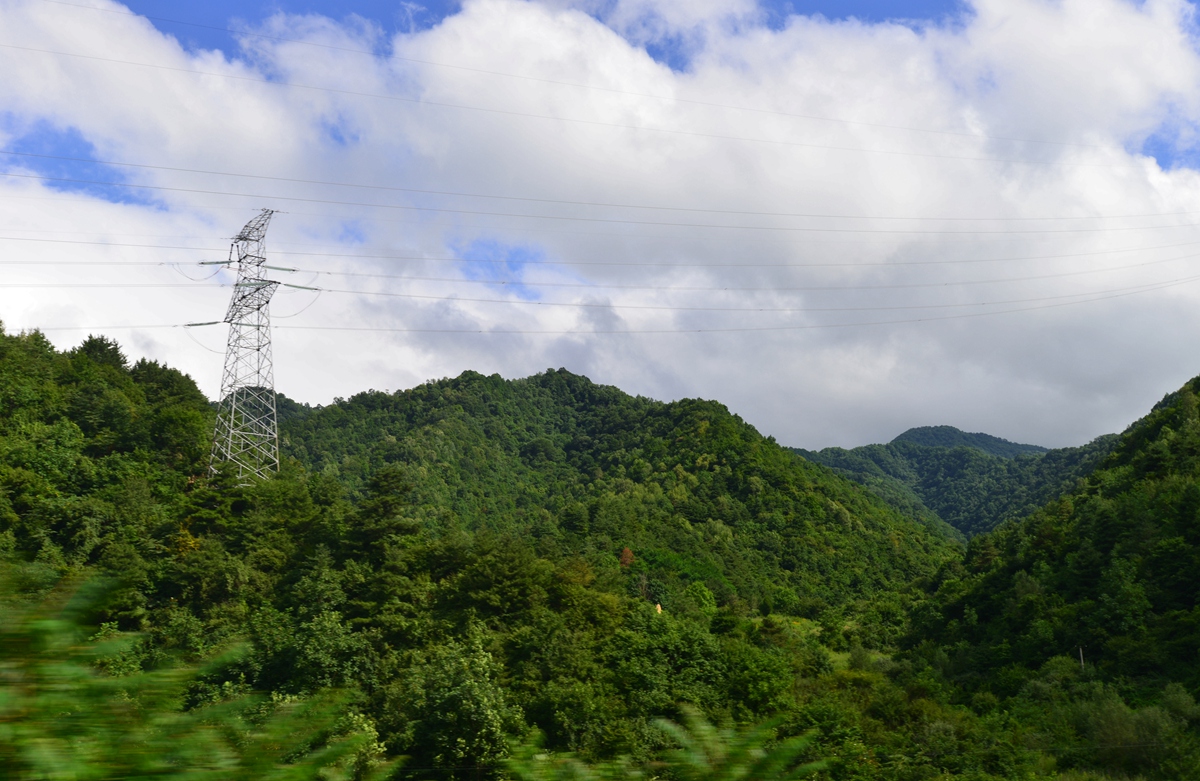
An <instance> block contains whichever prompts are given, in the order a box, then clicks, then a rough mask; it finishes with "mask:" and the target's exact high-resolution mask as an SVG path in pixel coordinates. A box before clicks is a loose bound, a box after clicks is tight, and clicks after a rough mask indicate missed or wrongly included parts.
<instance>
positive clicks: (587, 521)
mask: <svg viewBox="0 0 1200 781" xmlns="http://www.w3.org/2000/svg"><path fill="white" fill-rule="evenodd" d="M1194 391H1195V388H1192V390H1191V391H1189V392H1188V393H1182V394H1179V395H1178V396H1174V397H1172V400H1171V401H1170V402H1169V403H1167V404H1166V406H1164V407H1163V408H1162V409H1160V410H1159V411H1158V412H1156V413H1155V414H1154V415H1152V416H1151V418H1149V419H1148V421H1149V422H1150V423H1151V424H1152V425H1139V426H1137V427H1134V428H1133V429H1131V431H1130V432H1127V434H1126V435H1125V436H1123V437H1122V439H1121V445H1120V449H1119V450H1118V452H1117V453H1115V454H1114V455H1113V456H1111V457H1110V460H1109V461H1108V462H1106V465H1105V466H1104V467H1103V468H1102V469H1101V470H1100V471H1099V472H1097V473H1095V474H1093V475H1092V476H1091V477H1089V478H1088V480H1089V481H1090V482H1088V483H1087V484H1086V486H1085V487H1084V488H1083V489H1077V490H1076V491H1074V492H1073V493H1072V494H1071V495H1070V496H1068V497H1066V498H1065V499H1063V500H1062V501H1060V502H1057V503H1053V504H1050V505H1047V506H1046V507H1045V508H1044V509H1043V510H1042V511H1040V512H1039V513H1035V514H1034V515H1033V516H1032V519H1031V520H1027V521H1025V522H1023V523H1020V524H1012V523H1009V524H1006V525H1005V526H1003V527H1002V528H1001V529H1000V530H998V531H996V532H992V533H989V534H982V535H979V536H977V537H976V538H974V540H973V542H972V543H971V546H970V549H969V553H968V555H967V556H966V558H964V555H963V553H964V552H963V550H962V549H961V547H960V546H958V545H956V544H955V543H954V542H952V541H951V540H949V539H947V538H946V537H945V536H944V535H941V534H939V533H938V532H937V528H936V525H922V524H920V523H919V522H917V521H916V520H914V519H913V518H911V517H906V516H905V515H904V514H902V513H899V512H897V511H896V510H895V509H893V508H889V507H888V506H887V505H886V504H884V503H883V502H882V501H881V500H879V499H878V498H876V497H874V496H872V495H871V494H869V493H868V492H867V491H866V490H865V489H864V488H862V487H861V486H858V485H855V484H853V483H851V482H849V481H847V480H844V479H842V478H840V477H838V476H836V475H834V474H833V473H832V472H830V470H828V469H827V468H825V467H823V466H820V465H818V464H812V463H808V462H806V461H804V460H802V459H800V458H798V457H796V456H795V455H794V454H791V453H788V452H786V451H785V450H784V449H783V448H781V447H779V446H778V445H777V444H776V443H774V442H773V441H771V440H770V439H769V438H766V437H763V436H762V435H760V434H759V433H758V432H756V431H755V430H754V429H753V428H751V427H750V426H748V425H746V424H745V423H744V422H743V421H741V420H739V419H737V418H736V417H735V416H733V415H731V414H730V413H729V411H728V410H726V409H724V408H723V407H722V406H721V405H719V404H715V403H712V402H702V401H694V400H685V401H680V402H676V403H672V404H661V403H658V402H654V401H651V400H648V399H640V398H634V397H631V396H628V395H626V394H623V393H621V392H620V391H618V390H617V389H614V388H605V387H603V386H597V385H595V384H593V383H591V382H589V381H588V380H587V379H586V378H582V377H578V376H575V375H571V374H570V373H568V372H565V371H556V372H547V373H545V374H542V375H538V376H536V377H531V378H528V379H525V380H518V381H511V382H510V381H505V380H503V379H502V378H500V377H483V376H481V375H477V374H471V373H468V374H464V375H463V376H462V377H459V378H457V379H454V380H442V381H438V382H432V383H428V384H426V385H423V386H421V387H419V388H415V389H412V390H410V391H405V392H403V393H397V394H383V393H374V392H370V393H364V394H360V395H359V396H356V397H354V398H352V399H350V400H347V401H340V402H338V403H336V404H333V405H330V406H328V407H324V408H302V407H299V406H298V405H291V407H289V406H288V405H287V403H286V400H284V402H282V403H281V409H282V411H283V412H284V413H285V415H284V416H285V418H287V420H286V424H285V426H284V433H285V434H286V436H287V437H288V442H287V443H285V444H286V449H287V452H288V453H290V455H291V456H292V457H291V458H289V459H286V461H285V464H284V466H283V469H282V470H281V472H280V474H278V475H277V476H275V477H273V478H272V479H271V480H267V481H263V482H261V483H257V484H255V485H252V486H237V485H234V484H233V483H232V482H231V481H229V480H227V479H226V477H225V476H224V475H221V474H216V475H212V474H210V473H209V471H208V469H207V463H206V460H207V459H206V454H207V436H208V431H209V426H210V425H211V410H210V408H209V405H208V401H207V400H206V399H205V398H204V396H203V394H201V393H200V392H199V390H198V389H197V388H196V385H195V383H194V382H192V381H191V379H190V378H188V377H186V376H185V375H183V374H181V373H179V372H178V371H175V370H173V369H170V368H169V367H165V366H162V365H160V364H157V363H153V362H147V361H140V362H138V363H136V364H133V365H132V366H130V365H129V363H128V362H127V361H126V360H125V358H124V356H123V355H122V354H121V351H120V349H119V347H118V346H117V345H116V344H115V343H112V342H110V341H107V340H104V339H101V338H90V339H88V340H86V341H85V342H84V343H83V344H82V345H80V346H79V347H78V348H76V349H74V350H71V351H68V352H62V351H58V350H56V349H55V348H54V347H53V346H52V345H51V344H50V343H49V342H48V341H47V340H46V339H45V338H44V337H42V336H41V335H40V334H37V333H32V334H21V335H7V334H4V333H2V332H0V560H7V561H10V562H12V567H13V569H12V570H11V574H10V583H9V584H8V585H7V586H6V587H5V591H4V594H5V599H10V600H11V601H10V602H8V603H6V604H4V605H3V610H4V614H3V615H2V616H0V623H2V625H3V627H4V630H3V631H4V632H5V634H4V639H3V648H2V649H0V653H2V654H3V660H2V662H0V664H2V665H3V672H2V674H3V676H4V677H3V681H2V682H0V687H2V689H0V698H2V700H0V710H2V712H0V730H3V735H2V736H0V740H2V741H3V752H4V753H3V756H4V760H3V761H4V762H5V763H8V764H7V765H6V766H5V767H3V768H0V777H13V778H17V779H21V781H24V780H25V779H29V780H30V781H32V780H33V779H35V778H40V779H52V778H64V779H65V778H74V779H87V778H96V779H99V778H117V777H120V778H138V777H139V775H143V776H144V775H162V776H171V775H176V776H180V777H187V776H195V777H196V778H203V777H204V776H205V775H208V776H210V777H213V776H215V777H221V778H235V779H236V778H249V777H254V778H271V777H272V774H276V777H285V778H291V777H297V778H304V777H309V778H337V777H339V776H340V777H343V778H346V777H348V778H351V779H353V778H354V776H355V775H356V774H357V775H360V776H361V775H364V774H366V773H368V772H374V771H379V772H381V773H385V774H387V775H388V776H389V777H390V779H395V781H409V780H410V781H500V779H504V778H506V777H511V776H517V777H520V778H523V779H577V781H581V780H583V779H615V778H622V779H630V778H637V777H641V778H645V779H647V781H650V779H654V778H660V779H664V781H687V779H689V778H691V779H700V778H705V779H715V778H722V779H730V780H731V781H732V779H737V778H745V779H747V781H749V779H750V778H754V777H757V776H761V775H763V774H764V773H766V771H767V770H771V771H774V770H779V772H780V773H782V774H783V777H787V774H788V773H791V772H792V771H793V770H797V769H798V768H800V767H803V766H804V765H806V764H807V763H810V762H813V761H815V760H818V759H824V758H827V759H828V765H826V766H825V767H824V768H823V769H818V770H814V771H813V773H812V774H811V775H813V777H814V779H820V781H867V779H870V781H933V780H935V779H936V780H938V781H941V779H966V780H968V781H996V780H998V779H1011V780H1013V781H1017V780H1020V781H1026V780H1028V779H1047V780H1050V779H1055V780H1057V781H1066V779H1071V781H1080V780H1081V779H1135V778H1138V779H1145V781H1181V779H1198V778H1200V739H1198V738H1200V718H1197V716H1198V715H1200V714H1198V712H1197V708H1196V704H1195V700H1194V697H1195V694H1196V692H1197V687H1198V686H1200V679H1197V678H1196V676H1195V670H1196V669H1197V667H1196V660H1197V659H1198V658H1200V657H1198V656H1197V652H1198V649H1200V644H1198V642H1197V639H1198V638H1200V632H1197V631H1196V627H1197V626H1200V612H1198V608H1197V602H1196V600H1197V596H1198V595H1197V591H1196V588H1195V582H1196V581H1195V576H1194V573H1195V571H1196V568H1197V562H1200V558H1198V554H1197V551H1200V537H1198V536H1197V534H1198V531H1197V530H1198V529H1200V509H1198V508H1200V479H1198V478H1197V475H1200V423H1198V422H1197V421H1200V415H1197V414H1196V412H1195V410H1196V409H1197V408H1200V402H1197V401H1196V398H1195V395H1196V394H1195V393H1194ZM93 574H100V575H102V576H103V577H104V578H107V582H108V583H110V584H111V586H110V587H108V588H106V589H105V590H104V591H103V594H102V595H101V596H99V597H97V598H96V599H93V597H92V596H88V595H89V594H91V593H92V592H90V591H88V589H84V590H83V591H79V592H78V593H79V594H80V595H81V596H79V597H69V596H68V595H70V594H72V593H74V592H72V590H71V587H70V585H69V584H71V583H79V582H90V580H89V578H90V577H91V576H92V575H93ZM89 588H91V587H89ZM97 599H98V601H96V600H97ZM37 606H40V607H37ZM79 627H88V628H87V629H86V630H83V629H80V628H79ZM1078 645H1083V646H1085V647H1086V648H1085V650H1086V654H1087V657H1086V658H1087V664H1086V666H1081V665H1080V664H1079V660H1078V647H1077V646H1078ZM232 648H237V649H239V650H238V652H236V653H233V652H231V651H230V650H229V649H232ZM331 692H340V694H331ZM683 703H688V704H690V706H692V707H694V708H696V709H697V711H698V712H699V713H702V714H703V718H704V719H706V720H708V721H709V722H711V723H712V724H715V725H718V726H716V727H712V728H709V727H704V726H702V725H701V722H692V721H690V719H691V716H690V715H689V714H688V711H687V710H686V706H683V705H681V704H683ZM697 718H699V717H697ZM771 718H777V719H778V720H777V721H773V722H770V729H769V730H768V731H761V730H760V731H758V732H755V730H756V729H757V728H755V727H752V726H749V725H754V724H761V723H763V722H764V720H768V719H771ZM664 720H671V721H674V722H678V723H683V724H684V725H685V726H684V727H682V728H671V727H666V728H665V729H664V726H665V724H666V723H665V721H664ZM680 730H683V731H680ZM747 730H748V731H749V732H747ZM533 732H536V733H540V734H541V735H542V738H541V743H540V744H535V743H525V742H523V741H524V739H525V736H527V735H529V734H531V733H533ZM747 734H752V735H753V734H757V735H758V737H757V738H755V739H754V741H752V742H751V743H750V744H745V742H744V741H743V738H744V737H745V735H747ZM801 735H811V736H812V738H811V742H809V743H807V744H803V742H802V741H794V740H793V739H794V738H796V737H797V736H801ZM713 736H715V738H714V739H715V740H717V742H716V743H713V742H712V740H710V738H713ZM768 738H769V739H768ZM514 741H515V742H514ZM739 745H743V746H746V745H748V746H749V748H746V750H740V749H736V748H735V747H736V746H739ZM514 746H515V748H514ZM714 747H715V748H714ZM793 749H795V750H796V751H797V752H798V753H796V754H795V756H794V757H792V759H794V761H795V765H794V766H793V765H790V764H788V763H787V762H783V763H782V764H778V760H779V758H780V756H781V755H780V754H777V753H775V752H777V751H783V752H785V753H786V752H788V751H791V750H793ZM739 757H740V759H739ZM400 758H404V761H403V763H399V764H395V765H388V766H384V765H379V766H373V763H374V762H376V761H379V760H386V761H392V762H395V761H398V760H399V759H400ZM693 760H695V761H693ZM759 762H766V763H768V764H769V763H776V764H773V765H770V767H766V766H764V765H759V766H757V769H756V764H755V763H759ZM764 768H765V769H764ZM809 769H811V768H809ZM522 774H524V775H522Z"/></svg>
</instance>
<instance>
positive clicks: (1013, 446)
mask: <svg viewBox="0 0 1200 781" xmlns="http://www.w3.org/2000/svg"><path fill="white" fill-rule="evenodd" d="M897 442H911V443H913V444H914V445H924V446H925V447H944V448H952V447H973V448H975V449H977V450H982V451H983V452H985V453H987V454H988V455H989V456H999V457H1001V458H1013V457H1014V456H1025V455H1033V454H1037V453H1045V452H1046V451H1047V450H1049V448H1045V447H1041V446H1039V445H1022V444H1019V443H1017V442H1009V441H1008V440H1007V439H1001V438H1000V437H993V436H992V435H991V434H979V433H976V434H969V433H967V432H966V431H962V430H961V429H957V428H955V427H954V426H919V427H917V428H910V429H909V430H908V431H905V432H904V433H903V434H901V435H900V436H898V437H896V438H895V439H893V440H892V444H893V445H894V444H896V443H897Z"/></svg>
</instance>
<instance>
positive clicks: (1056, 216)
mask: <svg viewBox="0 0 1200 781" xmlns="http://www.w3.org/2000/svg"><path fill="white" fill-rule="evenodd" d="M80 2H81V3H83V4H86V5H89V6H91V7H90V8H81V7H79V6H77V5H66V4H62V3H51V2H48V1H47V0H5V1H4V2H2V3H0V31H3V32H2V33H0V73H2V74H3V78H0V149H3V150H5V151H6V152H8V153H11V152H19V153H21V154H3V155H0V166H2V168H0V171H3V172H4V173H5V174H6V175H5V176H3V177H0V205H2V208H3V217H0V236H2V237H3V238H0V247H3V249H4V250H5V251H4V255H3V260H4V262H3V263H0V268H2V269H3V273H4V274H5V280H6V282H5V284H3V285H0V319H3V321H4V323H5V326H6V328H7V329H9V330H16V329H20V328H34V327H42V328H47V329H63V330H47V331H46V333H47V335H48V336H49V337H50V338H52V339H53V340H54V341H55V342H56V343H58V344H60V345H70V344H73V343H76V342H78V341H79V340H80V339H81V338H82V337H83V336H84V335H85V334H86V332H87V331H86V330H69V329H71V328H83V327H86V328H90V329H91V330H96V331H103V332H105V333H110V334H111V335H113V336H115V337H117V338H120V339H121V340H122V341H123V342H125V343H126V344H127V346H128V348H129V351H130V352H131V353H132V354H134V355H135V356H143V355H144V356H147V357H150V358H156V359H160V360H166V361H169V362H170V363H172V364H174V365H177V366H179V367H181V368H183V369H184V370H186V371H188V372H189V373H191V374H192V375H193V376H194V377H196V378H197V380H198V381H199V382H200V383H201V385H202V387H203V388H204V389H205V390H206V391H207V392H208V393H209V394H210V395H215V393H216V391H217V388H216V386H217V382H218V380H219V376H220V367H221V356H220V354H219V353H220V351H221V349H222V348H223V340H224V331H223V330H222V328H221V327H208V328H204V329H200V328H197V329H183V328H169V327H161V326H171V325H179V324H182V323H187V322H196V321H208V320H214V319H217V318H219V317H220V316H221V315H222V314H223V313H224V309H225V304H226V302H227V300H228V295H229V289H228V287H223V286H222V285H223V284H226V285H227V284H228V282H229V281H230V279H231V278H230V276H229V275H228V274H227V273H226V272H224V271H220V270H219V269H218V270H217V273H216V274H215V276H212V277H211V278H207V279H206V278H205V277H207V276H208V275H209V274H212V273H213V270H214V268H217V267H213V266H199V265H196V263H197V262H198V261H215V260H221V259H223V258H224V256H225V252H226V249H227V237H229V236H232V235H233V234H234V233H236V232H237V230H238V229H239V228H240V227H241V225H242V224H243V223H245V222H246V221H247V220H248V219H250V217H252V216H253V215H254V214H255V212H256V210H257V209H259V208H275V209H279V210H281V211H282V212H284V213H283V214H280V215H279V216H278V217H277V218H276V220H275V222H274V223H273V225H272V227H271V233H270V235H269V238H268V249H269V252H270V258H271V260H270V261H269V262H270V263H271V264H272V265H276V266H279V267H281V270H278V271H276V272H274V273H275V274H276V276H277V277H278V278H280V279H283V280H284V281H287V282H290V283H292V284H294V285H297V286H299V287H295V288H286V289H284V290H282V291H281V292H280V293H279V294H278V295H277V297H276V299H275V302H274V303H273V314H274V316H275V317H276V324H277V326H278V328H277V330H276V332H275V355H276V377H277V384H278V388H279V390H281V391H282V392H284V393H286V394H288V395H289V396H292V397H294V398H298V399H301V400H305V401H311V402H314V403H325V402H328V401H329V400H330V399H332V398H334V397H336V396H345V395H349V394H352V393H354V392H357V391H359V390H363V389H365V388H369V387H374V388H380V389H399V388H404V387H410V386H412V385H414V384H417V383H420V382H422V381H424V380H426V379H430V378H437V377H442V376H452V375H455V374H457V373H459V372H461V371H463V370H465V369H474V370H477V371H481V372H484V373H492V372H499V373H500V374H503V375H504V376H507V377H517V376H524V375H527V374H530V373H533V372H536V371H540V370H543V369H545V368H547V367H558V366H565V367H567V368H569V369H571V370H572V371H576V372H580V373H583V374H586V375H588V376H590V377H591V378H593V379H594V380H596V381H598V382H603V383H609V384H615V385H618V386H620V387H622V388H624V389H626V390H628V391H630V392H634V393H641V394H645V395H649V396H654V397H658V398H679V397H685V396H689V397H706V398H715V399H719V400H721V401H723V402H725V403H726V404H727V405H728V406H729V407H730V408H731V409H732V410H734V411H735V412H737V413H739V414H741V415H742V416H743V417H745V418H746V419H747V420H749V421H750V422H751V423H754V424H755V425H756V426H758V427H759V428H760V429H761V430H763V431H764V432H765V433H768V434H772V435H774V436H775V437H776V438H777V439H779V440H780V441H781V442H784V443H785V444H793V445H798V446H804V447H822V446H827V445H845V446H852V445H857V444H863V443H866V442H871V441H881V440H887V439H890V438H891V437H892V436H895V435H896V434H898V433H899V432H900V431H902V430H904V429H906V428H908V427H910V426H914V425H927V424H942V423H946V424H952V425H957V426H960V427H962V428H966V429H969V430H983V431H987V432H989V433H993V434H997V435H1000V436H1004V437H1007V438H1010V439H1015V440H1020V441H1028V442H1034V443H1038V444H1044V445H1069V444H1079V443H1082V442H1084V441H1086V440H1088V439H1090V438H1092V437H1094V436H1096V435H1098V434H1101V433H1105V432H1109V431H1113V430H1118V429H1120V428H1121V427H1123V426H1124V425H1125V424H1126V423H1128V422H1129V421H1131V420H1132V419H1133V418H1134V417H1136V416H1138V415H1140V414H1142V413H1143V412H1144V411H1145V410H1146V409H1148V407H1149V405H1151V404H1152V403H1153V402H1154V401H1155V400H1156V399H1157V398H1158V397H1160V396H1161V395H1162V394H1163V393H1164V392H1166V391H1167V390H1170V389H1173V388H1174V387H1176V386H1178V385H1179V384H1181V383H1182V382H1183V381H1184V380H1185V379H1187V378H1188V377H1191V376H1192V375H1194V374H1196V373H1197V371H1198V370H1200V360H1197V356H1196V355H1195V351H1194V349H1193V346H1192V345H1193V342H1194V334H1195V333H1196V332H1197V329H1198V328H1200V315H1198V314H1197V313H1198V312H1200V308H1198V307H1197V303H1200V279H1198V278H1200V262H1198V260H1200V230H1198V229H1197V217H1198V216H1200V200H1198V196H1200V179H1198V177H1197V173H1196V170H1195V167H1194V166H1193V165H1192V161H1193V160H1194V159H1195V157H1194V154H1195V148H1196V127H1197V121H1198V120H1200V105H1198V96H1200V92H1198V91H1197V87H1198V86H1200V57H1198V55H1197V49H1196V30H1195V18H1194V8H1193V7H1192V6H1191V5H1190V4H1188V3H1184V2H1174V1H1170V0H1146V2H1142V3H1137V4H1135V3H1132V2H1121V1H1119V0H1088V1H1087V2H1081V1H1080V0H1061V2H1053V3H1052V2H1044V1H1043V0H1005V2H999V0H976V2H973V3H972V4H971V6H970V9H969V10H968V11H967V12H965V13H964V14H963V15H961V16H960V17H958V18H954V19H948V20H945V21H944V22H940V23H937V24H933V23H930V24H927V25H924V26H921V25H911V24H910V25H903V24H890V23H880V24H863V23H859V22H855V21H853V20H851V21H829V20H826V19H823V18H820V17H805V16H792V17H790V18H788V19H787V20H786V23H785V24H783V25H782V26H779V25H773V26H770V27H769V26H767V24H766V23H765V21H764V19H763V15H762V14H761V12H760V11H759V9H758V8H757V7H756V6H755V5H754V4H752V3H750V2H742V0H734V1H731V2H703V3H697V2H676V1H675V0H618V1H617V2H613V3H603V4H598V3H589V2H580V3H570V2H550V1H547V2H519V1H517V0H475V1H469V2H467V3H465V4H464V6H463V8H462V10H461V12H459V13H457V14H455V15H452V16H449V17H447V18H446V19H445V20H443V21H442V22H441V23H440V24H438V25H437V26H435V27H433V28H431V29H428V30H422V31H417V32H412V33H409V34H402V35H398V36H395V37H386V36H384V35H383V34H382V33H381V32H380V31H379V30H378V29H376V28H375V27H373V26H372V25H371V23H369V22H366V21H362V20H357V21H355V20H351V21H349V22H335V21H333V20H331V19H328V18H324V17H319V16H298V15H287V14H278V15H275V16H272V17H270V18H268V19H264V20H260V21H259V22H258V23H256V24H257V26H255V27H253V28H246V29H244V30H243V31H242V32H243V34H242V35H241V37H240V42H241V45H242V48H241V50H240V51H238V52H236V53H234V54H233V55H229V54H226V53H224V52H220V51H189V50H187V49H185V48H183V47H182V46H181V45H180V44H179V43H178V42H177V41H176V40H175V39H173V38H172V37H170V36H169V35H165V34H163V33H162V32H160V31H159V30H157V29H156V28H155V27H154V26H153V25H152V24H151V23H150V22H149V21H148V20H146V19H144V18H141V17H138V16H136V15H134V14H132V13H130V12H129V11H128V10H127V9H125V7H124V6H122V5H120V4H117V3H113V2H108V1H107V0H80ZM81 158H86V159H89V160H93V161H103V162H104V163H125V164H130V163H132V164H137V165H136V166H130V165H113V164H96V163H92V164H84V163H81V162H79V159H81ZM235 174H236V175H235ZM98 183H108V184H98ZM112 183H119V185H120V186H114V185H113V184H112ZM156 264H157V265H156ZM283 268H288V269H299V270H298V271H284V270H282V269H283ZM304 287H309V288H311V287H319V288H324V289H326V290H329V291H336V292H323V293H320V294H317V293H314V292H312V291H310V290H305V289H301V288H304ZM347 291H349V292H347ZM117 326H121V328H116V329H115V330H111V331H109V330H105V329H106V328H108V327H117ZM128 326H154V327H128ZM214 351H215V352H214Z"/></svg>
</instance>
